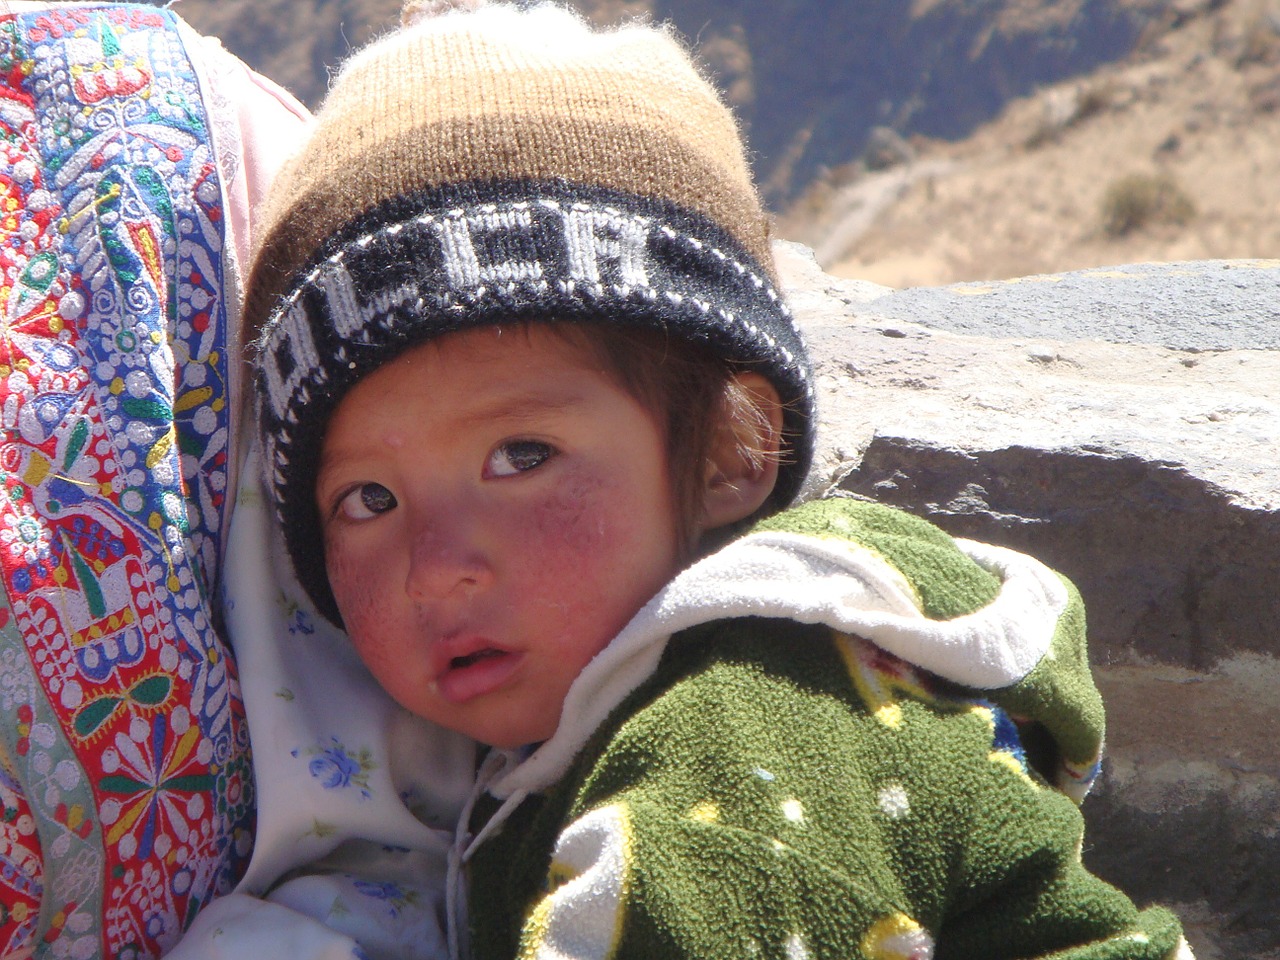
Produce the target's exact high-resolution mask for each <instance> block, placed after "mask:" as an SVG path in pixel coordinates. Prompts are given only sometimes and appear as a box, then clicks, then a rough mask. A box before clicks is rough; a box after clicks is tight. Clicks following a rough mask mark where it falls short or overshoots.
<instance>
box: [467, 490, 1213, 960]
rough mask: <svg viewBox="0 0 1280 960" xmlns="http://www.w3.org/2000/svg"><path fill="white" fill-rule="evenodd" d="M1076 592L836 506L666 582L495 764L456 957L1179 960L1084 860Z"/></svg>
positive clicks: (1086, 777)
mask: <svg viewBox="0 0 1280 960" xmlns="http://www.w3.org/2000/svg"><path fill="white" fill-rule="evenodd" d="M1084 643H1085V641H1084V619H1083V613H1082V610H1081V606H1080V601H1079V597H1078V595H1077V594H1076V592H1075V591H1074V589H1073V588H1072V587H1071V586H1070V584H1068V583H1067V582H1066V581H1065V580H1063V579H1062V578H1060V577H1058V576H1056V575H1055V574H1053V573H1052V572H1050V571H1048V570H1047V569H1046V568H1044V567H1043V566H1041V565H1039V564H1037V563H1035V562H1034V561H1032V560H1030V559H1029V558H1026V557H1023V556H1021V555H1019V554H1015V553H1012V552H1009V551H1002V550H999V549H997V548H992V547H985V546H981V545H978V544H973V543H967V542H959V541H953V540H951V538H949V537H947V536H946V535H945V534H942V533H941V532H940V531H938V530H937V529H936V528H934V527H932V526H931V525H929V524H927V523H925V522H923V521H920V520H918V519H915V518H912V517H910V516H908V515H906V514H903V513H900V512H897V511H893V510H889V509H887V508H884V507H881V506H878V505H874V504H869V503H864V502H860V501H853V500H831V501H823V502H820V503H814V504H809V505H807V506H805V507H801V508H798V509H796V510H793V511H790V512H788V513H786V514H783V515H781V516H780V517H777V518H774V519H772V520H770V521H768V522H766V523H764V524H762V525H760V526H759V527H757V528H756V529H755V530H754V531H753V532H752V533H751V534H749V535H748V536H746V537H744V538H743V539H741V540H739V541H736V542H735V543H734V544H732V545H730V546H729V547H727V548H726V549H725V550H723V551H721V552H720V553H718V554H716V555H715V556H713V557H710V558H708V559H707V560H704V561H702V562H700V563H699V564H697V565H695V566H694V567H692V568H690V569H689V570H687V571H685V572H684V573H682V574H681V575H680V576H679V577H677V578H676V580H674V581H673V582H672V584H671V585H670V586H669V587H668V588H667V589H666V590H664V591H663V592H662V593H661V594H659V596H658V597H656V598H655V599H654V601H653V602H651V603H650V604H649V605H648V606H647V607H646V608H645V610H643V611H641V613H640V614H639V615H638V616H637V618H636V620H634V621H633V622H632V623H631V624H630V625H629V626H628V627H627V628H626V629H625V630H624V631H623V632H622V634H620V635H619V637H618V638H617V639H616V640H615V641H614V642H613V643H612V644H611V645H610V647H609V648H608V649H607V650H606V651H605V652H604V653H603V654H602V655H601V656H600V657H599V658H597V660H596V661H593V662H592V664H590V665H589V666H588V668H587V670H586V671H584V673H583V675H582V677H581V678H580V679H579V682H578V684H576V685H575V687H574V689H573V690H572V691H571V692H570V696H569V700H568V701H567V702H566V706H565V711H564V715H563V717H562V721H561V727H560V729H559V730H558V731H557V733H556V735H555V737H553V738H552V740H550V741H548V742H547V743H546V744H543V745H542V746H541V747H540V748H539V749H538V750H537V751H535V752H534V753H533V754H532V755H531V756H527V757H526V756H520V755H515V754H510V755H507V754H495V755H494V756H491V757H490V759H489V761H488V762H487V763H486V765H485V770H484V771H483V773H482V776H483V778H484V782H485V784H486V785H487V788H488V795H487V796H485V797H484V798H483V799H482V800H481V802H480V803H479V804H478V805H477V807H476V810H475V813H474V816H473V818H472V824H473V827H474V828H475V829H476V831H477V836H476V838H475V840H474V841H473V842H472V844H471V846H470V848H469V849H468V850H467V851H466V858H467V860H468V861H469V863H468V890H469V897H468V899H469V910H470V918H471V923H470V927H471V946H472V952H473V954H474V955H475V956H476V957H478V958H512V957H517V956H519V957H530V958H533V957H538V958H551V957H557V958H559V957H582V958H586V957H599V958H605V957H618V958H624V957H644V958H664V957H669V958H677V957H681V958H685V957H687V958H693V957H696V958H707V960H712V958H725V960H728V958H734V960H740V958H754V957H760V958H770V957H777V958H785V960H800V958H832V960H853V958H867V960H890V958H895V960H896V958H911V960H925V958H935V960H951V958H975V960H997V958H1002V957H1010V958H1012V957H1060V958H1064V960H1065V958H1068V957H1070V958H1073V960H1075V958H1080V960H1083V958H1098V960H1102V958H1107V960H1113V958H1152V960H1156V958H1172V957H1181V958H1189V957H1190V956H1191V953H1190V950H1189V949H1188V948H1187V946H1186V944H1185V941H1183V939H1182V937H1181V933H1180V928H1179V926H1178V923H1177V921H1176V920H1175V919H1174V917H1173V916H1172V915H1170V914H1169V913H1168V912H1166V911H1164V910H1161V909H1158V908H1157V909H1150V910H1146V911H1142V912H1140V911H1139V910H1137V909H1136V908H1135V907H1134V905H1133V904H1132V903H1131V902H1130V901H1129V899H1128V898H1127V897H1125V896H1124V895H1123V894H1122V893H1120V892H1119V891H1117V890H1115V889H1114V888H1112V887H1110V886H1108V885H1106V884H1105V883H1103V882H1102V881H1100V880H1099V879H1097V878H1096V877H1094V876H1092V875H1091V874H1090V873H1089V872H1088V871H1087V870H1085V868H1084V867H1083V866H1082V865H1081V862H1080V849H1081V844H1082V829H1083V824H1082V820H1081V817H1080V814H1079V811H1078V810H1077V807H1076V803H1075V802H1073V801H1074V800H1078V799H1080V798H1081V797H1082V796H1083V794H1084V792H1085V791H1086V790H1087V789H1088V784H1089V782H1090V781H1091V780H1092V777H1093V776H1094V774H1095V773H1096V770H1097V761H1098V757H1099V754H1100V751H1101V745H1102V709H1101V702H1100V700H1099V698H1098V694H1097V691H1096V689H1095V688H1094V686H1093V683H1092V680H1091V679H1090V676H1089V670H1088V663H1087V659H1086V656H1085V648H1084Z"/></svg>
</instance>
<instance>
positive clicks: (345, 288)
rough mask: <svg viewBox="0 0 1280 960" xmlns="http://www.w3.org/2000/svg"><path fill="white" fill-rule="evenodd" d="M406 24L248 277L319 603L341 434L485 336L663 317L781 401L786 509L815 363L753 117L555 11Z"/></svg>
mask: <svg viewBox="0 0 1280 960" xmlns="http://www.w3.org/2000/svg"><path fill="white" fill-rule="evenodd" d="M403 19H404V26H403V27H402V28H401V29H400V30H399V31H397V32H395V33H392V34H391V35H389V36H387V37H385V38H384V39H382V40H380V41H378V42H376V43H374V44H373V45H371V46H369V47H367V48H366V49H364V50H362V51H361V52H359V53H357V54H356V55H355V56H353V57H352V58H351V59H350V60H349V61H348V62H347V64H346V65H345V66H344V68H343V69H342V71H341V73H340V74H339V75H338V77H337V78H336V80H335V82H334V86H333V89H332V91H331V92H330V94H329V97H328V99H327V100H326V101H325V103H324V105H323V107H322V108H321V110H320V112H319V114H318V117H317V121H318V122H317V126H316V129H315V131H314V134H313V136H312V137H311V139H310V141H309V142H308V143H307V145H306V147H305V148H304V149H303V150H302V152H301V153H300V154H299V155H298V156H297V157H296V158H295V159H294V160H293V161H292V163H291V164H290V165H289V166H288V167H287V168H286V169H285V171H284V172H283V173H282V174H281V175H280V176H279V177H278V178H277V180H276V184H275V186H274V187H273V195H272V199H271V201H270V203H269V205H268V208H267V210H266V211H264V217H263V219H264V230H263V233H262V234H261V241H260V243H259V245H258V249H257V252H256V255H255V259H254V264H253V268H252V271H251V274H250V282H249V289H248V301H247V308H246V321H247V322H248V324H249V325H250V329H251V330H257V329H258V328H259V327H261V329H262V338H261V341H260V345H259V351H260V352H259V357H258V389H259V399H260V417H261V421H262V431H263V439H264V454H265V457H266V460H267V473H268V480H269V481H270V484H271V486H272V488H273V492H274V494H275V497H276V501H277V507H278V512H279V514H280V517H281V520H282V522H283V523H284V526H285V530H286V538H287V539H288V541H289V546H290V552H291V555H292V556H293V558H294V561H295V566H296V567H298V568H299V569H298V573H299V577H300V579H301V580H302V582H303V584H304V586H306V587H307V588H308V590H309V592H310V593H311V595H312V597H313V599H315V600H316V602H317V606H318V607H319V609H320V610H321V612H323V613H326V614H327V615H330V616H331V617H334V618H336V610H334V608H333V605H332V597H331V596H330V595H329V594H328V586H327V583H326V582H325V581H324V577H323V569H322V567H321V569H320V571H319V572H318V573H314V572H313V573H312V574H308V573H307V571H306V570H304V569H303V565H304V563H305V562H306V561H309V562H310V563H311V564H312V565H314V564H315V561H316V558H317V557H319V556H322V553H323V551H322V550H321V549H319V541H318V534H317V533H315V532H314V531H315V530H316V529H317V528H318V526H319V524H318V520H317V518H316V517H315V507H314V504H313V492H312V491H313V486H314V482H315V472H316V468H317V463H318V457H319V448H320V443H321V440H322V439H323V430H324V424H325V422H326V421H327V420H328V417H329V415H330V413H331V412H332V410H333V409H334V407H335V406H336V405H337V403H338V401H339V400H340V399H341V397H342V395H343V394H344V393H345V391H346V390H347V389H348V388H349V387H350V386H351V384H353V383H354V382H355V381H356V380H358V379H359V378H360V377H361V376H363V375H365V374H366V373H368V372H369V371H370V370H371V369H373V368H375V367H376V366H378V365H380V364H381V363H385V362H386V361H387V360H388V359H390V358H391V357H392V356H394V354H395V353H396V352H398V351H399V350H402V349H405V348H406V347H408V346H411V345H413V344H416V343H420V342H422V341H423V340H426V339H429V338H432V337H436V336H439V335H441V334H443V333H447V332H450V331H453V330H459V329H463V328H466V327H470V326H474V325H477V324H486V323H497V322H501V321H504V320H513V319H518V320H537V319H540V318H545V319H551V318H554V319H559V320H581V321H583V322H606V323H616V324H622V325H628V326H632V327H645V328H659V329H663V330H666V331H668V332H670V333H673V334H675V335H678V336H681V337H685V338H688V339H690V340H693V341H696V342H699V343H702V344H704V345H707V346H709V347H710V348H711V349H712V350H714V351H716V352H718V353H720V354H721V355H723V356H725V357H726V358H727V359H729V360H731V361H734V362H738V363H742V364H748V365H751V366H752V368H753V369H756V370H759V371H760V372H762V373H764V374H765V375H766V376H769V377H770V378H771V379H772V380H773V381H774V383H775V385H776V386H777V387H778V390H779V393H780V395H781V396H782V398H783V400H784V402H786V404H787V410H788V412H787V414H786V421H787V422H786V424H785V427H784V435H785V440H786V441H787V443H788V444H789V449H788V450H787V451H785V461H784V462H785V463H786V467H785V469H784V471H783V476H782V478H781V479H780V480H779V484H778V489H777V490H776V493H775V497H774V499H773V501H771V504H772V506H773V507H775V508H776V507H777V506H780V505H784V504H785V503H786V502H787V501H789V500H790V499H791V497H792V496H793V495H794V493H795V492H796V490H797V489H798V487H799V484H800V481H801V480H802V478H803V476H804V471H805V470H806V469H807V466H808V463H809V460H810V447H811V445H812V436H811V420H812V416H811V413H812V410H811V406H812V394H811V390H810V387H809V373H808V364H807V360H806V358H805V352H804V348H803V344H802V343H801V341H800V337H799V334H798V333H797V332H796V329H795V326H794V324H793V322H792V320H791V317H790V314H789V312H788V311H787V309H786V306H785V304H784V303H783V301H782V299H781V298H780V297H779V296H778V294H777V292H776V291H775V289H774V285H775V279H774V270H773V263H772V258H771V255H770V250H769V229H768V219H767V217H766V215H765V213H764V211H763V209H762V208H761V205H760V202H759V199H758V197H757V195H756V192H755V188H754V186H753V184H752V180H751V175H750V171H749V168H748V165H747V161H746V157H745V153H744V149H743V145H742V141H741V139H740V137H739V133H738V128H737V125H736V123H735V121H734V118H733V116H732V114H731V113H730V112H729V110H728V109H727V108H726V107H725V106H724V105H723V103H722V102H721V101H720V99H719V97H718V95H717V94H716V92H715V90H714V88H713V87H712V86H711V85H710V84H709V83H708V82H707V81H706V80H705V79H704V78H703V77H702V76H701V74H700V73H699V72H698V70H697V68H696V67H695V66H694V64H693V62H692V61H691V59H690V58H689V56H688V54H687V53H686V52H685V50H684V49H683V48H682V46H681V45H680V44H679V43H677V42H676V41H675V40H674V39H673V37H672V36H671V35H670V34H669V32H667V31H665V30H663V29H659V28H654V27H651V26H646V25H630V26H626V27H622V28H620V29H617V30H612V31H597V30H594V29H592V28H591V27H590V26H588V25H587V24H586V23H585V22H584V21H583V20H581V19H580V18H578V17H577V16H576V15H574V14H571V13H569V12H567V11H565V10H563V9H561V8H559V7H557V6H554V5H551V4H542V5H538V6H534V7H532V8H528V9H522V8H518V7H516V6H513V5H509V4H505V3H485V2H484V0H413V2H411V3H409V4H408V6H407V7H406V9H405V13H404V18H403ZM308 530H311V531H312V532H311V533H307V531H308Z"/></svg>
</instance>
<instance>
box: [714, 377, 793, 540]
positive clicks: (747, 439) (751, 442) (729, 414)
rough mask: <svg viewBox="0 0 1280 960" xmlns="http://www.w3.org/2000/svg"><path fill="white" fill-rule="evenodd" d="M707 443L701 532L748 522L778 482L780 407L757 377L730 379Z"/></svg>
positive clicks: (763, 380)
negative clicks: (725, 397) (722, 407)
mask: <svg viewBox="0 0 1280 960" xmlns="http://www.w3.org/2000/svg"><path fill="white" fill-rule="evenodd" d="M733 379H734V381H735V382H734V384H733V386H734V387H736V389H730V390H728V391H727V393H726V396H727V400H726V402H725V404H724V409H722V410H721V412H720V417H719V422H718V423H717V424H716V426H715V428H714V429H715V433H714V436H713V438H712V442H711V449H710V454H709V456H708V457H707V463H706V472H705V474H704V476H703V488H702V532H703V533H706V532H708V531H711V530H715V529H716V528H718V527H724V526H728V525H729V524H732V523H736V522H737V521H739V520H742V519H744V518H746V517H749V516H751V514H753V513H755V512H756V510H758V509H759V508H760V506H761V505H762V504H763V503H764V502H765V500H767V499H768V497H769V494H770V493H772V492H773V487H774V484H775V483H776V482H777V480H778V449H779V444H780V443H781V437H782V403H781V401H780V400H779V399H778V391H777V389H776V388H775V387H774V386H773V384H772V383H770V382H769V381H768V380H767V379H766V378H765V377H763V376H761V375H760V374H758V373H752V372H742V373H738V374H736V375H735V376H734V378H733Z"/></svg>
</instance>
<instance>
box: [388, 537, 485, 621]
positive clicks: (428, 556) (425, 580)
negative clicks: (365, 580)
mask: <svg viewBox="0 0 1280 960" xmlns="http://www.w3.org/2000/svg"><path fill="white" fill-rule="evenodd" d="M492 579H493V571H492V570H491V568H490V566H489V563H488V561H487V560H486V559H485V557H484V554H483V552H482V551H481V550H480V548H479V547H478V546H477V544H476V543H475V538H474V537H473V536H470V535H468V534H467V532H466V531H465V530H464V529H462V525H460V524H456V523H450V522H448V521H444V522H433V523H429V524H423V525H422V527H421V528H420V529H419V530H417V531H416V532H415V535H414V538H413V545H412V548H411V552H410V557H409V574H408V579H407V582H406V584H405V590H406V592H407V593H408V594H409V596H410V597H411V598H412V599H413V600H415V601H418V602H423V601H428V600H439V599H443V598H447V597H455V596H456V597H464V596H466V595H468V594H469V593H471V592H474V591H475V590H478V589H480V588H482V587H485V586H487V585H488V584H489V583H490V581H491V580H492Z"/></svg>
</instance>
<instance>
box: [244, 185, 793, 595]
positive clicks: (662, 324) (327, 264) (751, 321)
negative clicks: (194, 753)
mask: <svg viewBox="0 0 1280 960" xmlns="http://www.w3.org/2000/svg"><path fill="white" fill-rule="evenodd" d="M536 320H557V321H575V322H599V323H608V324H614V325H619V326H626V327H632V328H640V329H654V330H662V331H665V332H667V333H669V334H671V335H673V336H675V337H679V338H683V339H686V340H689V341H692V342H695V343H698V344H702V345H704V346H706V347H707V348H709V349H710V350H712V351H713V352H714V353H716V354H718V355H719V356H722V357H724V358H725V359H727V360H730V361H733V362H735V363H740V364H743V365H745V366H747V367H749V368H750V369H753V370H756V371H758V372H760V373H761V374H763V375H764V376H766V377H768V378H769V379H770V381H772V382H773V384H774V385H775V387H776V388H777V389H778V392H779V395H780V396H781V398H782V400H783V403H784V404H785V413H784V427H783V434H784V436H783V442H784V450H783V466H782V471H781V474H780V476H779V479H778V485H777V487H776V488H775V491H774V495H773V496H772V497H771V499H770V506H771V507H772V508H779V507H781V506H785V505H786V504H787V503H788V502H790V500H791V499H792V498H793V497H794V496H795V494H796V492H797V491H798V489H799V487H800V484H801V482H802V481H803V479H804V476H805V473H806V471H807V470H808V467H809V463H810V459H811V455H812V446H813V419H814V417H813V404H814V401H813V391H812V387H811V383H810V380H811V372H810V369H809V362H808V357H807V354H806V351H805V348H804V344H803V342H802V340H801V337H800V334H799V331H798V330H797V328H796V326H795V322H794V320H793V319H792V316H791V313H790V311H789V310H788V308H787V306H786V304H785V302H784V301H783V299H782V298H781V296H780V295H779V294H778V292H777V291H776V290H775V289H774V287H773V285H772V283H771V281H770V279H769V275H768V273H766V272H765V271H764V270H762V269H761V268H760V267H759V266H758V265H757V264H755V263H754V262H753V261H752V260H751V258H750V257H749V256H748V255H747V254H746V253H745V252H744V251H743V250H742V248H741V247H740V246H739V245H738V244H737V243H736V242H735V241H734V240H733V239H732V238H731V237H730V236H729V235H728V234H727V233H726V232H724V231H723V230H721V229H720V228H719V227H717V226H716V225H715V224H714V223H713V222H712V221H710V220H708V219H707V218H705V217H702V216H700V215H697V214H693V213H690V212H689V211H686V210H683V209H680V208H677V207H675V206H674V205H671V204H669V203H666V202H665V201H662V200H652V199H646V198H640V197H635V196H632V195H629V194H623V193H617V192H614V191H608V190H584V189H583V188H582V187H578V186H575V187H573V188H571V189H570V188H568V187H567V186H566V185H564V184H563V183H557V182H551V183H542V184H530V183H527V182H526V183H518V184H513V183H498V184H488V185H482V186H475V185H467V186H466V187H462V188H460V187H456V186H454V187H450V188H447V189H442V190H432V191H426V192H421V193H418V194H411V195H407V196H400V197H396V198H395V199H394V200H392V201H389V202H388V203H386V204H384V205H383V206H382V207H380V208H378V209H376V210H374V211H371V212H370V213H369V214H368V215H366V216H364V217H362V218H361V219H360V220H359V221H357V222H355V223H353V224H351V225H350V226H349V227H348V228H347V229H345V230H343V231H342V233H340V234H338V235H336V236H334V237H332V238H331V239H330V241H329V242H328V243H326V244H325V245H324V247H323V248H322V250H321V252H320V254H319V257H318V259H317V260H315V261H313V263H312V264H311V266H310V267H309V268H308V269H307V270H305V271H303V273H302V275H301V276H299V277H298V278H297V279H296V280H295V282H294V284H293V285H292V287H291V288H290V290H289V292H288V293H287V294H286V296H284V297H283V298H282V300H281V302H280V304H279V306H278V307H277V308H276V310H275V311H274V312H273V313H272V315H271V317H270V319H269V320H268V322H267V325H266V326H265V328H264V332H263V335H262V337H261V339H260V341H259V346H258V348H259V355H258V371H259V372H258V391H259V398H258V402H259V417H260V420H261V423H260V426H261V429H262V436H263V442H264V451H263V452H264V456H265V458H266V472H267V477H268V480H269V482H270V483H271V484H272V486H273V488H274V489H273V493H274V494H275V502H276V504H277V507H278V512H279V514H280V516H279V519H280V521H281V523H282V524H283V527H284V530H285V535H286V539H287V540H288V542H289V550H290V554H291V556H292V558H293V561H294V566H295V569H296V570H297V572H298V574H299V577H300V578H301V579H302V580H303V581H304V582H303V586H305V587H306V588H307V590H308V592H309V593H310V594H311V596H312V599H313V600H315V601H316V603H317V607H318V608H319V609H320V610H321V612H322V613H324V614H326V615H327V616H330V617H331V618H333V619H335V620H336V619H337V611H336V609H335V608H334V606H333V600H332V595H331V594H330V592H329V588H328V583H327V579H326V577H325V574H324V569H323V563H322V562H321V563H320V564H319V566H318V568H317V558H320V557H322V556H323V544H322V542H321V541H320V539H319V537H320V535H319V530H318V528H319V523H318V518H317V517H316V514H315V505H314V485H315V479H316V475H317V471H318V466H319V456H320V446H321V442H322V440H323V437H324V428H325V424H326V422H327V421H328V419H329V416H330V415H331V414H332V412H333V410H334V409H335V407H336V406H337V403H338V401H339V400H340V399H341V398H342V396H343V395H344V394H345V393H346V391H347V390H348V389H349V388H350V387H351V386H352V385H353V384H355V383H356V382H357V381H358V380H360V379H361V378H362V377H363V376H365V375H366V374H367V373H369V372H370V371H372V370H373V369H375V368H376V367H379V366H381V365H382V364H384V363H386V362H387V361H388V360H389V359H391V358H392V357H393V356H394V355H395V354H396V353H398V352H400V351H401V350H404V349H406V348H408V347H410V346H413V345H416V344H419V343H422V342H424V341H426V340H430V339H433V338H435V337H438V336H441V335H443V334H446V333H450V332H453V331H458V330H463V329H468V328H471V327H476V326H481V325H492V324H496V323H503V322H525V321H536ZM310 568H316V569H314V571H313V572H312V571H311V570H310ZM308 581H309V582H308Z"/></svg>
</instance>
